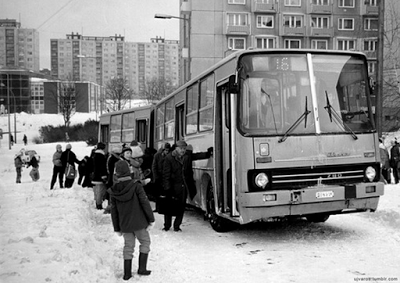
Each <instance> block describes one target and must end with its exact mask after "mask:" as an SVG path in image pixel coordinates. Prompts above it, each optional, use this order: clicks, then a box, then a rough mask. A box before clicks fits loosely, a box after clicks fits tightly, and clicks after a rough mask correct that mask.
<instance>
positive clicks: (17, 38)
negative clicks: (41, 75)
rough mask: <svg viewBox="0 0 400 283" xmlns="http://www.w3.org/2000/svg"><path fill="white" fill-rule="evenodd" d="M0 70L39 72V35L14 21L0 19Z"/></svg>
mask: <svg viewBox="0 0 400 283" xmlns="http://www.w3.org/2000/svg"><path fill="white" fill-rule="evenodd" d="M0 68H23V69H27V70H32V71H34V72H39V33H38V32H37V31H36V30H35V29H27V28H21V23H19V22H17V21H16V20H12V19H0Z"/></svg>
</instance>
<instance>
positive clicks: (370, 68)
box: [368, 62, 376, 74]
mask: <svg viewBox="0 0 400 283" xmlns="http://www.w3.org/2000/svg"><path fill="white" fill-rule="evenodd" d="M375 70H376V62H368V73H369V74H375Z"/></svg>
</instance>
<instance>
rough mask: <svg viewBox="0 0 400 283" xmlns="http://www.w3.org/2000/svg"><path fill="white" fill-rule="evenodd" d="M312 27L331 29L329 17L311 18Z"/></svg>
mask: <svg viewBox="0 0 400 283" xmlns="http://www.w3.org/2000/svg"><path fill="white" fill-rule="evenodd" d="M311 27H313V28H329V17H311Z"/></svg>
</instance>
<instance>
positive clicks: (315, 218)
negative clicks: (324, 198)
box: [306, 213, 329, 223]
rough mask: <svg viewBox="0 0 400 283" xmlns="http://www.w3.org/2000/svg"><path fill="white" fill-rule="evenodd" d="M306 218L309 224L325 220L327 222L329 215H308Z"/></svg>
mask: <svg viewBox="0 0 400 283" xmlns="http://www.w3.org/2000/svg"><path fill="white" fill-rule="evenodd" d="M306 218H307V220H308V221H309V222H314V223H318V222H325V221H326V220H328V218H329V214H325V213H317V214H310V215H307V216H306Z"/></svg>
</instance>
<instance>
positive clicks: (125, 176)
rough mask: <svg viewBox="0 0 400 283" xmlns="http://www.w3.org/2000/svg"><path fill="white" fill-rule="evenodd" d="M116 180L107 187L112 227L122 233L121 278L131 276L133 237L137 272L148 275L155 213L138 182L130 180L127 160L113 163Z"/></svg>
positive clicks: (125, 278)
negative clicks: (122, 262) (137, 245)
mask: <svg viewBox="0 0 400 283" xmlns="http://www.w3.org/2000/svg"><path fill="white" fill-rule="evenodd" d="M115 174H116V177H117V182H116V183H115V184H114V185H113V187H112V188H111V189H109V193H110V195H111V219H112V223H113V227H114V231H115V232H117V234H118V235H119V236H123V237H124V248H123V257H124V277H123V279H124V280H129V278H131V277H132V258H133V253H134V250H135V241H136V238H137V239H138V241H139V243H140V246H139V252H140V253H139V268H138V271H137V272H138V274H139V275H150V273H151V271H150V270H147V260H148V256H149V252H150V242H151V241H150V234H149V231H150V229H151V228H152V227H153V226H154V221H155V219H154V215H153V211H152V209H151V206H150V202H149V200H148V198H147V195H146V193H145V192H144V190H143V187H142V185H141V183H140V182H138V181H134V180H132V177H131V170H130V168H129V164H128V162H127V161H126V160H120V161H118V162H117V163H116V164H115Z"/></svg>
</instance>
